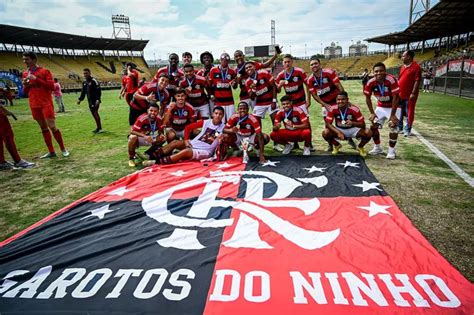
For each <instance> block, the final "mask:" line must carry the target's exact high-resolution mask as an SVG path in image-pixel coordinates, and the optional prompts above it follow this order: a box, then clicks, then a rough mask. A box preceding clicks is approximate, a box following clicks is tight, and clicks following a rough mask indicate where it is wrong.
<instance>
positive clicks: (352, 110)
mask: <svg viewBox="0 0 474 315" xmlns="http://www.w3.org/2000/svg"><path fill="white" fill-rule="evenodd" d="M336 103H337V106H331V107H330V108H329V111H328V112H327V116H326V118H325V122H326V128H325V129H324V130H323V138H324V140H326V141H327V142H328V143H329V145H331V146H332V147H333V150H332V154H334V155H336V154H337V153H338V152H339V150H340V149H341V147H342V145H341V144H340V143H339V142H338V141H337V140H336V139H339V140H348V139H350V138H357V139H361V141H360V143H359V145H358V146H357V150H358V151H359V154H360V155H361V156H363V157H365V156H367V151H365V148H364V146H365V145H366V144H367V142H369V140H370V138H371V137H372V132H371V131H370V130H369V129H365V121H364V116H362V113H361V112H360V109H359V108H358V107H357V106H355V105H353V104H351V103H350V102H349V96H348V95H347V92H339V93H338V94H337V97H336ZM334 120H335V121H336V125H335V126H333V125H332V122H333V121H334Z"/></svg>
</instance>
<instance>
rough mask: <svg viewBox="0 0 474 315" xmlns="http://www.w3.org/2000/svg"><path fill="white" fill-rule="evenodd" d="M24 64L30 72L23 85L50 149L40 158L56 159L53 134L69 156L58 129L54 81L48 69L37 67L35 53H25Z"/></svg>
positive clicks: (64, 154) (34, 117) (24, 73)
mask: <svg viewBox="0 0 474 315" xmlns="http://www.w3.org/2000/svg"><path fill="white" fill-rule="evenodd" d="M23 62H24V63H25V65H26V66H27V68H28V70H26V71H24V72H23V76H22V78H23V85H24V87H25V93H27V94H28V102H29V104H30V108H31V114H32V115H33V119H34V120H36V122H37V123H38V125H39V126H40V128H41V132H42V134H43V139H44V142H45V143H46V146H47V147H48V153H46V154H44V155H42V156H41V157H40V158H42V159H47V158H53V157H56V152H55V151H54V147H53V141H52V138H51V133H52V134H53V136H54V139H56V142H57V143H58V144H59V147H60V149H61V152H62V154H63V156H64V157H68V156H69V151H68V150H67V149H66V147H65V146H64V142H63V137H62V135H61V131H59V129H58V128H57V127H56V119H55V113H54V106H53V99H52V96H51V92H52V91H53V89H54V81H53V76H52V75H51V72H49V70H48V69H45V68H43V67H40V66H38V65H37V62H38V57H37V56H36V54H35V53H34V52H24V53H23Z"/></svg>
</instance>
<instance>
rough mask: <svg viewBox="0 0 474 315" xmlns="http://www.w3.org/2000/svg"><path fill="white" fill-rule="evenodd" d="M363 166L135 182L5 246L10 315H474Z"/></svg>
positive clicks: (284, 162)
mask: <svg viewBox="0 0 474 315" xmlns="http://www.w3.org/2000/svg"><path fill="white" fill-rule="evenodd" d="M473 312H474V295H473V285H472V284H471V283H470V282H469V281H468V280H466V279H465V278H464V277H463V276H462V275H461V274H460V273H459V272H458V271H457V270H456V269H455V268H453V267H452V266H451V265H450V264H449V263H448V262H447V261H446V260H445V259H444V258H443V257H442V256H441V255H440V254H439V253H438V252H437V251H436V250H435V249H434V248H433V247H432V246H431V245H430V244H429V243H428V242H427V241H426V239H425V238H424V237H423V236H422V235H421V234H420V232H419V231H418V230H417V229H416V228H415V227H414V226H413V225H412V224H411V223H410V221H409V220H408V219H407V217H405V215H403V213H402V212H401V211H400V210H399V209H398V207H397V205H396V204H395V202H394V201H393V200H392V198H390V197H389V196H388V195H387V193H386V192H385V191H384V190H383V187H382V186H381V185H380V183H379V182H378V181H377V179H376V178H375V177H374V176H373V175H372V174H371V173H370V171H369V170H368V168H367V167H366V165H365V163H364V161H363V159H361V158H359V157H356V156H338V157H306V156H305V157H302V156H295V157H291V156H290V157H281V158H280V157H279V158H271V161H269V162H268V163H267V164H265V165H258V164H257V163H256V162H251V163H249V164H248V165H244V164H241V163H240V160H239V159H237V158H234V159H230V160H227V161H226V162H218V163H209V164H201V163H199V162H189V163H182V164H176V165H167V166H154V167H152V168H147V169H144V170H141V171H140V172H137V173H134V174H131V175H129V176H127V177H125V178H122V179H120V180H118V181H116V182H115V183H113V184H111V185H109V186H107V187H105V188H103V189H101V190H99V191H97V192H94V193H92V194H91V195H89V196H87V197H85V198H83V199H81V200H79V201H77V202H75V203H74V204H72V205H70V206H68V207H66V208H65V209H62V210H60V211H58V212H57V213H55V214H53V215H51V216H50V217H48V218H45V219H44V220H43V221H41V222H39V223H38V224H36V225H34V226H32V227H31V228H29V229H27V230H26V231H24V232H22V233H20V234H19V235H17V236H15V237H12V238H11V239H8V240H6V241H4V242H3V243H1V244H0V313H1V314H2V315H4V314H130V313H133V314H137V313H138V314H166V315H169V314H203V313H204V314H239V315H240V314H351V315H353V314H473Z"/></svg>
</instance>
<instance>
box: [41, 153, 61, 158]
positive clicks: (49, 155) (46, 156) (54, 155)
mask: <svg viewBox="0 0 474 315" xmlns="http://www.w3.org/2000/svg"><path fill="white" fill-rule="evenodd" d="M55 157H57V155H56V152H48V153H46V154H43V155H42V156H40V159H51V158H55Z"/></svg>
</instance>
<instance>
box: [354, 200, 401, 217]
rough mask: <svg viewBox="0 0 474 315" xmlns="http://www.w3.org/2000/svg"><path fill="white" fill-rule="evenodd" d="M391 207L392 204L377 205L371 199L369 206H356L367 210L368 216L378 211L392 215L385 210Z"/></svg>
mask: <svg viewBox="0 0 474 315" xmlns="http://www.w3.org/2000/svg"><path fill="white" fill-rule="evenodd" d="M391 207H392V206H383V205H379V204H376V203H375V202H373V201H371V202H370V205H369V206H366V207H357V208H361V209H364V210H367V211H369V217H373V216H374V215H376V214H379V213H383V214H388V215H392V214H391V213H390V212H388V211H387V209H388V208H391Z"/></svg>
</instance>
